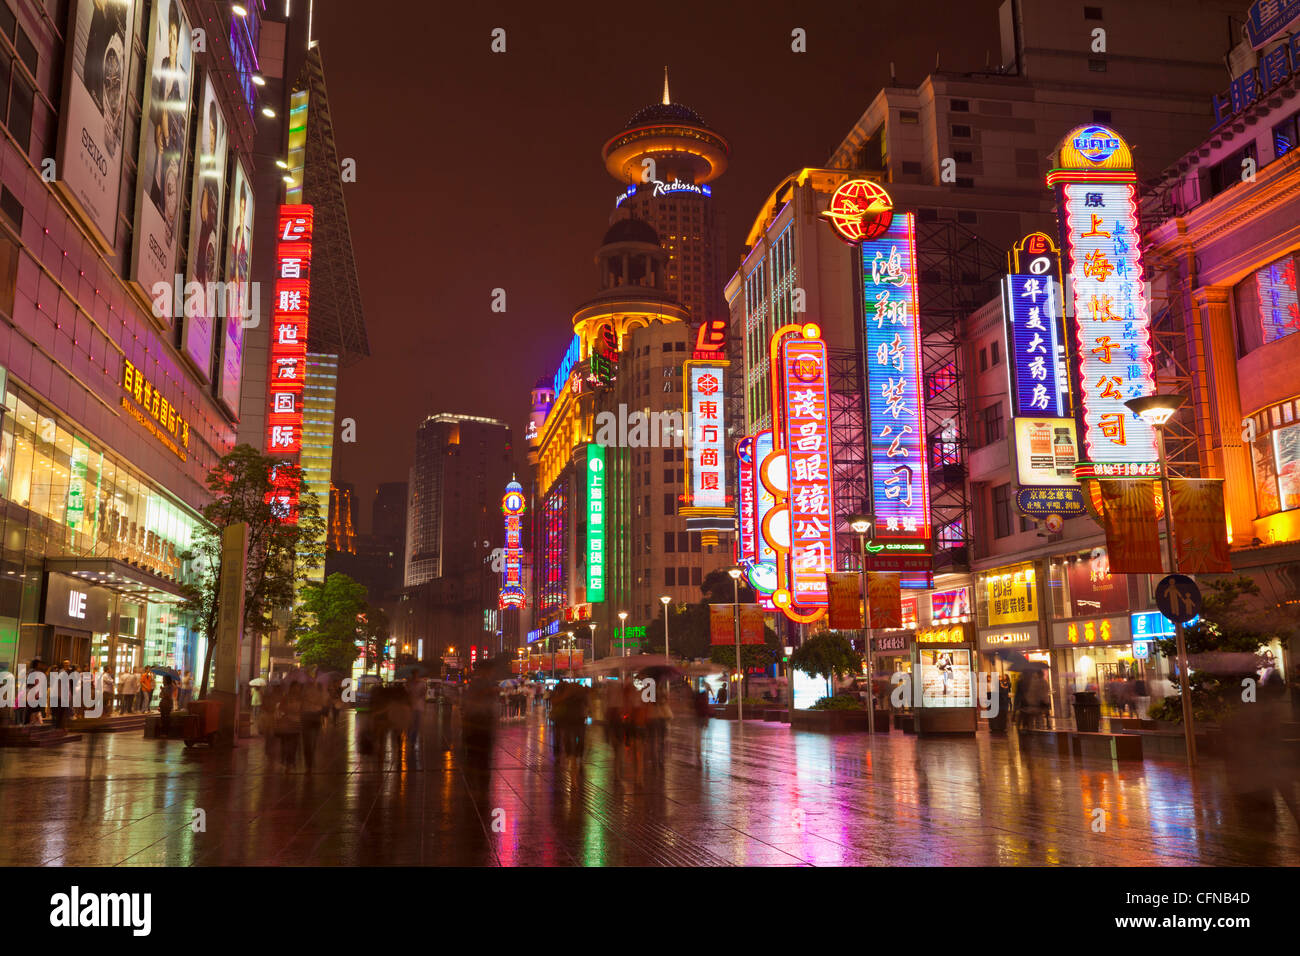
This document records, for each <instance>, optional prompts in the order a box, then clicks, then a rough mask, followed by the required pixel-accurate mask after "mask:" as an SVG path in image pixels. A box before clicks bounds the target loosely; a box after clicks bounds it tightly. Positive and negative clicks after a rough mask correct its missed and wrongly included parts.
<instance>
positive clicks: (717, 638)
mask: <svg viewBox="0 0 1300 956" xmlns="http://www.w3.org/2000/svg"><path fill="white" fill-rule="evenodd" d="M737 618H739V624H740V643H742V644H762V643H763V630H764V619H763V608H762V606H761V605H759V604H741V605H735V604H710V605H709V643H710V644H735V643H736V623H737Z"/></svg>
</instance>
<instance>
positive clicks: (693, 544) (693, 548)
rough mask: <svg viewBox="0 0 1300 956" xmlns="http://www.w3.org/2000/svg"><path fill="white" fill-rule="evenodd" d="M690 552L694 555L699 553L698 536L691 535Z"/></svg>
mask: <svg viewBox="0 0 1300 956" xmlns="http://www.w3.org/2000/svg"><path fill="white" fill-rule="evenodd" d="M691 551H693V552H694V553H696V554H699V553H700V536H699V535H698V534H695V535H691ZM695 583H696V584H699V582H698V581H696V582H695Z"/></svg>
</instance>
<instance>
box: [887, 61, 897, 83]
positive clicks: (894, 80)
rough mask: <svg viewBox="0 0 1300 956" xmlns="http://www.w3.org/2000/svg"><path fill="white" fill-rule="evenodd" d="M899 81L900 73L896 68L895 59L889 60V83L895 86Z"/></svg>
mask: <svg viewBox="0 0 1300 956" xmlns="http://www.w3.org/2000/svg"><path fill="white" fill-rule="evenodd" d="M897 83H898V73H897V72H896V71H895V70H894V61H893V60H890V61H889V85H890V86H895V85H897Z"/></svg>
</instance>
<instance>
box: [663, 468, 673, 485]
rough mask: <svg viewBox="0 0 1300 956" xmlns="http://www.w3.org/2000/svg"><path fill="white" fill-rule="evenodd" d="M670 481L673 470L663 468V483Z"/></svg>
mask: <svg viewBox="0 0 1300 956" xmlns="http://www.w3.org/2000/svg"><path fill="white" fill-rule="evenodd" d="M672 480H673V470H672V469H671V468H665V469H664V481H666V482H671V481H672Z"/></svg>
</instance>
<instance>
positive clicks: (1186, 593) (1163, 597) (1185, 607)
mask: <svg viewBox="0 0 1300 956" xmlns="http://www.w3.org/2000/svg"><path fill="white" fill-rule="evenodd" d="M1156 607H1158V608H1160V613H1161V614H1163V615H1164V616H1165V617H1167V618H1169V620H1171V621H1173V622H1174V623H1175V624H1186V623H1187V622H1188V621H1190V620H1191V619H1192V618H1194V617H1196V616H1197V615H1198V614H1200V613H1201V589H1200V588H1198V587H1197V586H1196V582H1195V581H1193V580H1192V579H1191V578H1189V577H1188V576H1187V575H1185V574H1167V575H1165V576H1164V577H1163V578H1161V579H1160V583H1159V584H1157V585H1156Z"/></svg>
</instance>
